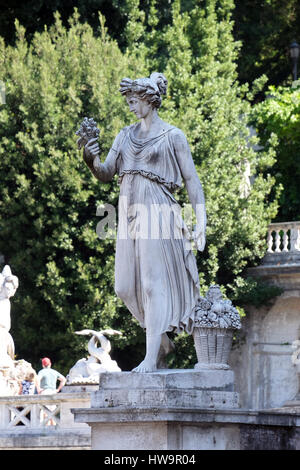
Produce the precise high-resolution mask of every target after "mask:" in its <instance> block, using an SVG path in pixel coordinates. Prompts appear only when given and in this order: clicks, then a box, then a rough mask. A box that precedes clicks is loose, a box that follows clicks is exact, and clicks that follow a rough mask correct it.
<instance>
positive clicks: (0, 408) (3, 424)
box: [0, 403, 10, 429]
mask: <svg viewBox="0 0 300 470" xmlns="http://www.w3.org/2000/svg"><path fill="white" fill-rule="evenodd" d="M9 421H10V411H9V408H8V406H7V403H3V404H1V405H0V429H6V428H7V427H8V425H9Z"/></svg>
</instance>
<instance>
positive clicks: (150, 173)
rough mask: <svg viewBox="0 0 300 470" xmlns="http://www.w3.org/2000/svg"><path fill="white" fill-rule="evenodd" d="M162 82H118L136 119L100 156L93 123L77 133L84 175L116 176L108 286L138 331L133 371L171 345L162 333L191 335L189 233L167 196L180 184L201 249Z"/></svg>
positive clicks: (193, 298) (201, 234)
mask: <svg viewBox="0 0 300 470" xmlns="http://www.w3.org/2000/svg"><path fill="white" fill-rule="evenodd" d="M167 83H168V82H167V80H166V78H165V77H164V75H163V74H161V73H157V72H154V73H152V74H151V75H150V77H149V78H139V79H136V80H131V79H129V78H124V79H123V80H122V81H121V84H120V92H121V94H122V95H123V96H124V97H125V98H126V101H127V104H128V106H129V109H130V111H131V112H133V113H134V114H135V116H136V118H137V119H138V120H139V121H140V122H137V123H135V124H132V125H130V126H128V127H124V128H123V129H121V131H120V132H119V134H118V135H117V137H116V138H115V141H114V143H113V145H112V147H111V149H110V151H109V153H108V155H107V158H106V160H105V161H104V162H101V161H100V158H99V154H100V147H99V144H98V142H97V140H98V136H96V137H94V138H92V139H90V138H89V134H90V132H93V128H94V124H93V123H94V121H92V120H91V121H89V120H87V119H86V120H85V124H84V125H82V126H81V131H80V130H79V131H78V134H77V135H80V138H79V139H78V141H77V142H78V146H79V148H80V147H82V146H83V145H84V152H83V158H84V161H85V163H86V164H87V166H88V167H89V169H90V170H91V172H92V174H93V175H94V176H95V177H96V178H97V179H98V180H100V181H101V182H103V183H107V182H108V181H111V180H112V179H113V177H114V175H115V174H118V176H119V179H118V181H119V184H120V198H119V226H118V237H117V243H116V262H115V291H116V293H117V295H118V297H119V298H121V299H122V300H123V302H124V303H125V305H126V306H127V308H128V310H129V311H130V312H131V314H132V315H133V316H134V317H135V318H136V319H137V320H138V322H139V323H140V325H141V327H142V328H143V329H145V330H146V355H145V358H144V360H143V361H142V362H141V364H140V365H139V366H137V367H136V368H135V369H133V370H134V371H135V372H151V371H154V370H156V369H157V361H158V355H159V350H160V348H161V347H162V349H163V350H164V351H165V352H166V353H167V352H169V351H170V349H171V345H170V340H169V338H168V335H167V332H171V331H175V332H177V333H180V332H182V331H186V332H187V333H189V334H191V333H192V331H193V328H194V315H195V307H196V305H197V301H198V297H199V276H198V270H197V264H196V258H195V255H194V253H193V251H192V249H191V243H190V239H191V235H190V234H189V233H188V230H187V227H186V225H185V224H184V222H183V220H182V217H181V207H180V205H179V204H178V202H177V200H176V198H175V197H174V195H173V194H172V193H173V192H174V191H176V190H178V189H180V188H181V186H182V183H183V182H184V183H185V186H186V189H187V193H188V195H189V199H190V202H191V205H192V207H193V210H194V212H195V215H196V220H197V223H196V228H195V230H194V232H193V235H192V237H193V239H194V241H195V244H196V247H197V249H198V250H199V251H203V250H204V247H205V232H206V211H205V198H204V193H203V188H202V185H201V183H200V180H199V177H198V174H197V171H196V169H195V165H194V162H193V158H192V155H191V152H190V148H189V145H188V142H187V139H186V137H185V135H184V133H183V132H182V131H181V130H180V129H178V128H176V127H175V126H173V125H170V124H168V123H166V122H164V121H163V120H162V119H160V117H159V115H158V109H159V107H160V105H161V102H162V95H165V94H166V91H167ZM90 123H91V124H92V126H90ZM87 137H88V138H89V140H88V143H87V144H85V140H87V139H86V138H87ZM170 212H172V213H173V215H174V218H172V216H171V217H170ZM171 219H172V220H173V221H174V222H173V225H172V220H171ZM149 222H150V224H149ZM168 231H169V234H168V233H167V232H168Z"/></svg>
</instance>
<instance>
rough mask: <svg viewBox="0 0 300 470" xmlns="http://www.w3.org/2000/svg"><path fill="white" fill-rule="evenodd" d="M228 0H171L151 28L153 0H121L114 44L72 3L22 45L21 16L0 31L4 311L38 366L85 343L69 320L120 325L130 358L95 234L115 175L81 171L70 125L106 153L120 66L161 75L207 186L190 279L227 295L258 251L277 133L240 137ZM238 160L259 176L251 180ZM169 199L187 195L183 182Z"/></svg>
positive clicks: (64, 365)
mask: <svg viewBox="0 0 300 470" xmlns="http://www.w3.org/2000/svg"><path fill="white" fill-rule="evenodd" d="M199 6H200V7H201V8H199ZM232 7H233V2H232V1H231V0H223V1H219V2H217V1H216V0H205V1H203V0H202V1H200V2H195V3H193V8H191V9H190V11H189V14H187V13H186V12H184V11H183V12H182V9H181V5H180V2H179V1H178V0H175V1H174V2H172V13H171V19H170V22H169V23H168V24H162V26H161V30H158V29H157V19H158V18H159V15H158V10H159V4H158V3H156V2H155V1H153V0H152V1H151V2H150V3H149V13H148V14H147V15H144V14H143V13H142V12H139V10H138V1H137V0H127V1H126V8H127V11H128V21H127V27H126V38H125V40H126V42H127V44H128V47H127V50H126V51H125V52H121V50H120V48H119V47H118V45H117V43H116V42H114V41H112V40H111V39H110V38H109V36H108V35H107V32H106V29H105V26H104V21H103V17H102V16H100V28H99V35H98V36H97V37H95V36H94V35H93V31H92V28H91V27H90V26H88V25H86V24H80V22H79V18H78V14H77V12H75V14H74V15H73V17H72V18H71V19H70V24H69V27H68V28H65V27H64V26H63V25H62V22H61V20H60V17H59V15H58V14H57V15H56V17H55V25H53V26H52V27H51V28H50V29H49V31H48V30H47V29H45V31H44V32H42V33H36V34H35V36H34V38H33V41H32V42H31V43H28V42H27V41H26V39H25V32H24V29H23V28H22V27H21V26H20V25H19V24H18V23H17V25H16V26H17V32H18V40H17V42H16V45H15V47H6V46H5V45H4V42H3V41H1V42H0V49H1V50H0V58H2V59H0V77H1V79H2V80H3V81H4V82H5V84H6V92H7V97H6V102H7V104H6V105H3V106H1V107H0V123H1V126H0V139H1V140H0V156H1V158H0V178H1V188H0V201H1V202H0V252H2V253H5V255H6V262H9V263H10V265H11V266H12V270H13V272H14V273H15V274H16V275H18V277H19V278H20V288H19V290H18V294H17V295H16V297H15V298H14V303H13V316H12V320H13V336H14V339H15V342H16V346H17V353H18V356H19V357H24V358H26V359H27V360H30V361H31V362H33V364H35V365H36V364H37V362H38V360H39V358H40V357H41V356H43V355H49V356H50V357H51V358H52V359H53V361H54V362H55V364H56V365H57V366H60V368H61V369H63V370H64V371H65V372H66V371H67V370H68V369H69V368H70V366H71V365H72V364H73V363H74V358H77V357H81V356H82V354H83V352H84V347H85V344H86V339H85V338H82V337H77V336H76V335H74V331H76V330H79V329H82V328H83V327H85V328H94V329H99V328H104V327H107V326H109V327H113V328H116V329H121V330H122V331H123V332H124V336H123V338H122V337H121V338H117V339H116V340H114V345H115V354H116V356H115V357H116V358H117V360H118V361H119V363H120V366H121V367H122V368H123V369H126V368H131V367H133V366H134V365H136V363H137V362H138V360H139V359H140V358H141V355H142V352H143V344H144V334H143V332H142V330H141V329H140V328H139V327H138V326H137V324H136V322H135V321H134V320H133V319H132V318H131V315H130V314H129V313H128V312H127V311H126V309H125V308H124V306H123V305H122V303H121V302H120V301H119V300H118V299H117V298H116V296H115V294H114V289H113V279H114V241H113V240H109V239H107V240H101V241H99V240H98V239H97V235H96V232H95V228H96V225H97V222H98V221H99V219H97V217H96V208H97V206H98V205H100V204H101V203H106V202H108V203H110V204H114V205H116V202H117V197H118V188H117V184H116V180H114V181H113V182H112V183H111V184H106V185H104V184H100V183H99V182H97V181H96V180H95V179H93V178H92V176H91V174H90V173H89V170H88V169H87V168H86V167H85V165H84V164H83V162H82V159H81V156H80V154H79V152H78V151H77V149H76V144H75V142H76V138H75V134H74V133H75V131H76V130H77V128H78V126H79V124H80V122H81V119H82V118H83V117H84V116H89V117H93V118H94V119H95V120H96V122H97V123H98V125H99V127H100V129H101V134H100V144H101V150H102V152H103V155H105V153H106V152H107V151H108V149H109V147H110V145H111V143H112V141H113V139H114V137H115V135H116V134H117V133H118V131H119V130H120V128H122V127H123V126H124V125H126V124H128V123H129V122H130V118H129V113H128V110H127V107H126V103H125V101H124V99H123V98H122V97H121V95H120V94H119V93H118V88H119V82H120V79H121V78H122V77H125V76H129V77H132V78H135V77H140V76H144V75H146V74H149V73H150V72H151V71H154V70H157V71H162V72H164V73H165V75H166V76H167V78H168V80H169V90H168V95H167V97H166V98H165V100H164V102H163V107H162V109H161V112H160V115H161V117H162V118H163V119H164V120H166V121H167V122H170V123H171V124H173V125H176V126H178V127H180V128H181V129H182V130H183V131H184V132H185V134H186V136H187V138H188V141H189V143H190V147H191V150H192V153H193V157H194V160H195V163H196V166H197V169H198V172H199V176H200V179H201V182H202V183H203V186H204V191H205V196H206V204H207V213H208V229H207V247H206V250H205V252H204V253H203V254H198V255H197V261H198V268H199V273H200V281H201V290H202V293H203V292H204V291H205V290H206V288H207V287H208V286H209V285H210V284H211V283H219V284H220V285H221V286H222V289H223V291H224V293H225V294H226V295H228V296H229V297H234V298H238V292H239V288H240V284H239V282H240V281H239V280H240V278H241V275H242V273H243V270H244V269H245V267H246V266H248V265H249V264H253V263H255V262H256V261H257V260H258V259H259V258H261V257H262V256H263V254H264V252H265V234H266V229H267V226H268V224H269V222H270V221H271V219H272V218H273V217H274V215H275V213H276V210H277V203H276V198H274V199H273V202H270V200H269V198H270V196H269V195H270V192H271V189H272V186H273V184H274V179H273V178H272V177H270V176H269V175H268V174H267V171H269V170H268V169H269V168H270V167H272V165H273V164H274V155H275V154H274V140H272V139H270V140H269V141H268V146H267V147H268V148H267V149H265V150H261V151H255V150H254V149H253V146H252V145H250V144H252V143H255V142H254V141H255V139H250V136H249V129H248V122H249V117H250V111H251V109H250V104H249V102H248V101H247V99H246V96H247V93H248V88H247V87H246V86H244V87H240V86H239V84H238V82H237V70H236V65H235V61H236V59H237V57H238V51H239V44H238V43H236V42H235V41H234V39H233V35H232V28H233V24H232V21H231V10H232ZM256 143H257V142H256ZM246 162H248V164H249V165H250V168H251V173H252V175H255V176H256V177H255V180H254V183H253V185H252V188H251V191H250V192H245V190H244V189H245V176H244V167H245V163H246ZM179 200H180V202H181V203H183V204H184V203H186V202H188V200H187V195H186V193H185V191H182V192H181V193H180V194H179ZM245 283H246V285H247V280H246V281H245ZM243 289H244V290H245V289H246V288H245V285H243ZM37 332H38V338H37ZM176 343H177V349H178V353H177V354H176V357H171V358H170V361H171V364H172V365H173V366H176V365H179V362H180V365H182V364H184V365H185V366H187V367H188V366H190V365H191V363H193V361H195V356H194V352H193V349H192V347H191V338H187V337H186V335H182V336H179V337H177V338H176Z"/></svg>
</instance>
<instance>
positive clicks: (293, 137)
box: [253, 83, 300, 222]
mask: <svg viewBox="0 0 300 470" xmlns="http://www.w3.org/2000/svg"><path fill="white" fill-rule="evenodd" d="M253 120H254V124H255V126H256V128H257V131H258V133H259V136H260V139H261V142H262V143H263V145H264V146H265V147H266V148H267V147H268V141H269V139H270V136H271V135H275V136H276V137H277V140H278V147H277V151H276V155H277V156H276V163H275V165H274V166H273V168H272V174H273V176H274V177H275V179H276V185H275V187H282V188H283V191H282V193H281V196H280V200H279V211H278V215H277V218H276V220H278V221H280V222H288V221H296V220H299V219H300V194H299V187H300V155H299V148H300V86H299V83H298V84H297V85H296V86H295V87H282V86H280V87H277V88H276V87H275V86H271V87H269V89H268V91H267V97H266V99H265V100H264V101H263V102H261V103H259V104H258V105H256V106H255V107H254V109H253Z"/></svg>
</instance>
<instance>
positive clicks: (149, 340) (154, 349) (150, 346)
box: [133, 331, 162, 372]
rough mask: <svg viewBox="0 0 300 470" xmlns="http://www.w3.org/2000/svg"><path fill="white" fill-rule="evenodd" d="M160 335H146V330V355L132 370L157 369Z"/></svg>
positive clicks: (146, 370) (151, 370) (149, 370)
mask: <svg viewBox="0 0 300 470" xmlns="http://www.w3.org/2000/svg"><path fill="white" fill-rule="evenodd" d="M161 341H162V335H148V334H147V331H146V356H145V359H144V360H143V361H142V362H141V363H140V365H138V366H137V367H136V368H135V369H133V372H153V371H155V370H157V358H158V352H159V348H160V345H161Z"/></svg>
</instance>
